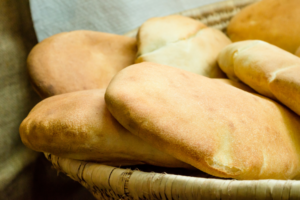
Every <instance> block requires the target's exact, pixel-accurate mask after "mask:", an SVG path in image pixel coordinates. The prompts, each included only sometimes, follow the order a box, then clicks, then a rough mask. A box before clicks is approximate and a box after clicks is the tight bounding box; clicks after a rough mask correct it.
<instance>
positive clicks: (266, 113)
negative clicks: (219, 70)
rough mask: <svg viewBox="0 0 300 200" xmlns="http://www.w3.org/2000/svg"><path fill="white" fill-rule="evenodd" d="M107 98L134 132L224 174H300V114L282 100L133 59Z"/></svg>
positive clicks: (249, 176)
mask: <svg viewBox="0 0 300 200" xmlns="http://www.w3.org/2000/svg"><path fill="white" fill-rule="evenodd" d="M105 100H106V104H107V107H108V109H109V111H110V112H111V113H112V115H113V116H114V117H115V118H116V119H117V120H118V121H119V122H120V123H121V124H122V125H123V126H124V127H125V128H126V129H128V130H129V131H130V132H131V133H133V134H135V135H137V136H139V137H140V138H142V139H144V140H145V141H147V142H149V143H150V144H152V145H154V146H156V147H157V148H158V149H160V150H161V151H164V152H166V153H168V154H170V155H173V156H174V157H176V158H178V159H180V160H182V161H184V162H186V163H189V164H191V165H193V166H194V167H196V168H198V169H200V170H202V171H204V172H206V173H209V174H212V175H214V176H220V177H231V178H235V179H293V178H299V177H300V176H299V175H300V117H299V116H297V115H296V114H294V113H293V112H291V111H290V110H288V109H287V108H285V107H284V106H281V105H280V104H278V103H276V102H274V101H272V100H270V99H267V98H265V97H262V96H260V95H256V94H253V93H249V92H245V91H243V90H240V89H237V88H235V87H232V86H231V85H228V84H224V83H222V82H219V81H214V79H210V78H206V77H203V76H199V75H197V74H193V73H190V72H186V71H184V70H180V69H176V68H173V67H168V66H163V65H159V64H154V63H141V64H137V65H132V66H130V67H127V68H126V69H123V70H122V71H121V72H119V73H118V74H117V75H116V76H115V77H114V79H113V80H112V81H111V82H110V84H109V86H108V88H107V90H106V95H105Z"/></svg>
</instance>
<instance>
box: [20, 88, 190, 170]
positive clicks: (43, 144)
mask: <svg viewBox="0 0 300 200" xmlns="http://www.w3.org/2000/svg"><path fill="white" fill-rule="evenodd" d="M104 92H105V90H86V91H79V92H72V93H68V94H62V95H57V96H54V97H51V98H47V99H45V100H43V101H42V102H40V103H39V104H38V105H36V106H35V107H34V108H33V109H32V111H31V112H30V113H29V115H28V116H27V118H25V119H24V121H23V122H22V124H21V126H20V135H21V139H22V141H23V143H24V144H25V145H26V146H28V147H29V148H31V149H33V150H35V151H41V152H49V153H53V154H55V155H58V156H62V157H67V158H73V159H77V160H88V161H97V162H100V163H105V164H108V165H113V166H120V165H137V164H152V165H158V166H166V167H188V168H191V167H190V166H189V165H187V164H185V163H183V162H181V161H179V160H177V159H175V158H173V157H171V156H169V155H167V154H165V153H162V152H160V151H158V150H156V149H155V148H153V147H152V146H150V145H148V144H147V143H145V142H144V141H143V140H141V139H140V138H138V137H137V136H135V135H132V134H131V133H130V132H128V131H127V130H126V129H124V128H123V127H122V126H121V125H120V124H119V123H118V122H117V121H116V120H115V119H114V118H113V117H112V116H111V114H110V113H109V111H108V110H107V108H106V106H105V102H104Z"/></svg>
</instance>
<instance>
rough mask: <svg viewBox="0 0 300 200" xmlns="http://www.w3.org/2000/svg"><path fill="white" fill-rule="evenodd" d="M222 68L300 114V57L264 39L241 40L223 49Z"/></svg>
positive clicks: (221, 54)
mask: <svg viewBox="0 0 300 200" xmlns="http://www.w3.org/2000/svg"><path fill="white" fill-rule="evenodd" d="M218 62H219V65H220V67H221V69H222V70H223V71H224V72H225V73H226V74H227V76H228V77H229V78H231V79H234V80H241V81H242V82H244V83H246V84H247V85H249V86H250V87H252V88H253V89H254V90H256V91H257V92H259V93H260V94H262V95H265V96H267V97H269V98H272V99H274V100H278V101H280V102H281V103H283V104H284V105H286V106H287V107H289V108H290V109H292V110H293V111H295V112H296V113H297V114H298V115H300V104H299V102H300V78H299V77H300V58H298V57H297V56H295V55H293V54H291V53H289V52H286V51H284V50H282V49H280V48H278V47H276V46H274V45H271V44H268V43H266V42H263V41H243V42H237V43H233V44H231V45H229V46H227V47H226V48H224V49H223V50H222V51H221V53H220V54H219V58H218Z"/></svg>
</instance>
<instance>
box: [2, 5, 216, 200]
mask: <svg viewBox="0 0 300 200" xmlns="http://www.w3.org/2000/svg"><path fill="white" fill-rule="evenodd" d="M217 1H220V0H209V1H205V0H176V1H173V0H164V1H160V0H148V1H139V0H133V1H129V0H112V1H97V0H74V1H72V0H69V1H60V0H52V1H48V0H31V10H32V13H30V5H29V0H0V138H1V139H0V200H2V199H5V200H6V199H8V200H22V199H24V200H25V199H26V200H28V199H33V200H35V199H55V200H57V199H58V200H59V199H66V200H68V199H74V200H76V199H85V200H88V199H94V198H93V197H92V195H91V194H90V193H89V192H88V191H87V190H86V189H85V188H83V187H82V186H81V185H79V184H78V183H77V182H74V181H72V180H71V179H69V178H68V177H66V176H64V175H63V174H60V175H59V176H57V174H56V171H55V170H54V169H51V165H50V163H49V162H48V161H47V160H46V159H45V158H44V156H43V155H42V154H41V153H36V152H33V151H31V150H29V149H27V148H26V147H25V146H24V145H23V144H22V142H21V140H20V136H19V131H18V128H19V125H20V123H21V121H22V120H23V119H24V118H25V117H26V115H27V114H28V112H29V111H30V110H31V108H32V107H33V106H34V105H35V104H36V103H38V102H39V101H40V98H39V97H38V96H37V95H36V94H35V92H34V91H33V89H32V88H31V86H30V83H29V77H28V74H27V71H26V58H27V55H28V53H29V52H30V50H31V49H32V47H33V46H34V45H35V44H36V43H37V37H36V34H35V31H34V28H33V26H35V28H36V33H37V36H38V39H39V41H41V40H42V39H44V38H46V37H49V36H51V35H53V34H55V33H59V32H62V31H70V30H77V29H89V30H98V31H104V32H111V33H118V34H123V33H125V32H127V31H130V30H132V29H134V28H136V27H138V26H139V25H141V24H142V23H143V22H144V21H145V20H146V19H148V18H150V17H154V16H163V15H168V14H172V13H177V12H180V11H183V10H186V9H190V8H194V7H198V6H201V5H205V4H209V3H212V2H217ZM31 14H33V18H34V20H33V21H34V23H33V22H32V18H31Z"/></svg>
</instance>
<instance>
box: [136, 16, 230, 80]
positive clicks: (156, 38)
mask: <svg viewBox="0 0 300 200" xmlns="http://www.w3.org/2000/svg"><path fill="white" fill-rule="evenodd" d="M230 43H231V42H230V40H229V39H228V38H227V36H226V35H225V34H223V33H222V32H221V31H219V30H217V29H213V28H208V27H206V26H205V25H204V24H202V23H201V22H199V21H196V20H193V19H191V18H188V17H184V16H180V15H171V16H167V17H157V18H152V19H150V20H148V21H146V22H145V23H144V24H143V25H142V26H141V27H140V29H139V32H138V55H137V56H138V57H137V59H136V61H135V63H140V62H155V63H159V64H164V65H168V66H172V67H176V68H180V69H184V70H187V71H190V72H193V73H197V74H201V75H204V76H207V77H211V78H224V77H226V76H225V75H224V73H223V72H222V71H221V70H220V68H219V67H218V65H217V55H218V53H219V51H220V50H221V49H222V48H223V47H225V46H226V45H228V44H230Z"/></svg>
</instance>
